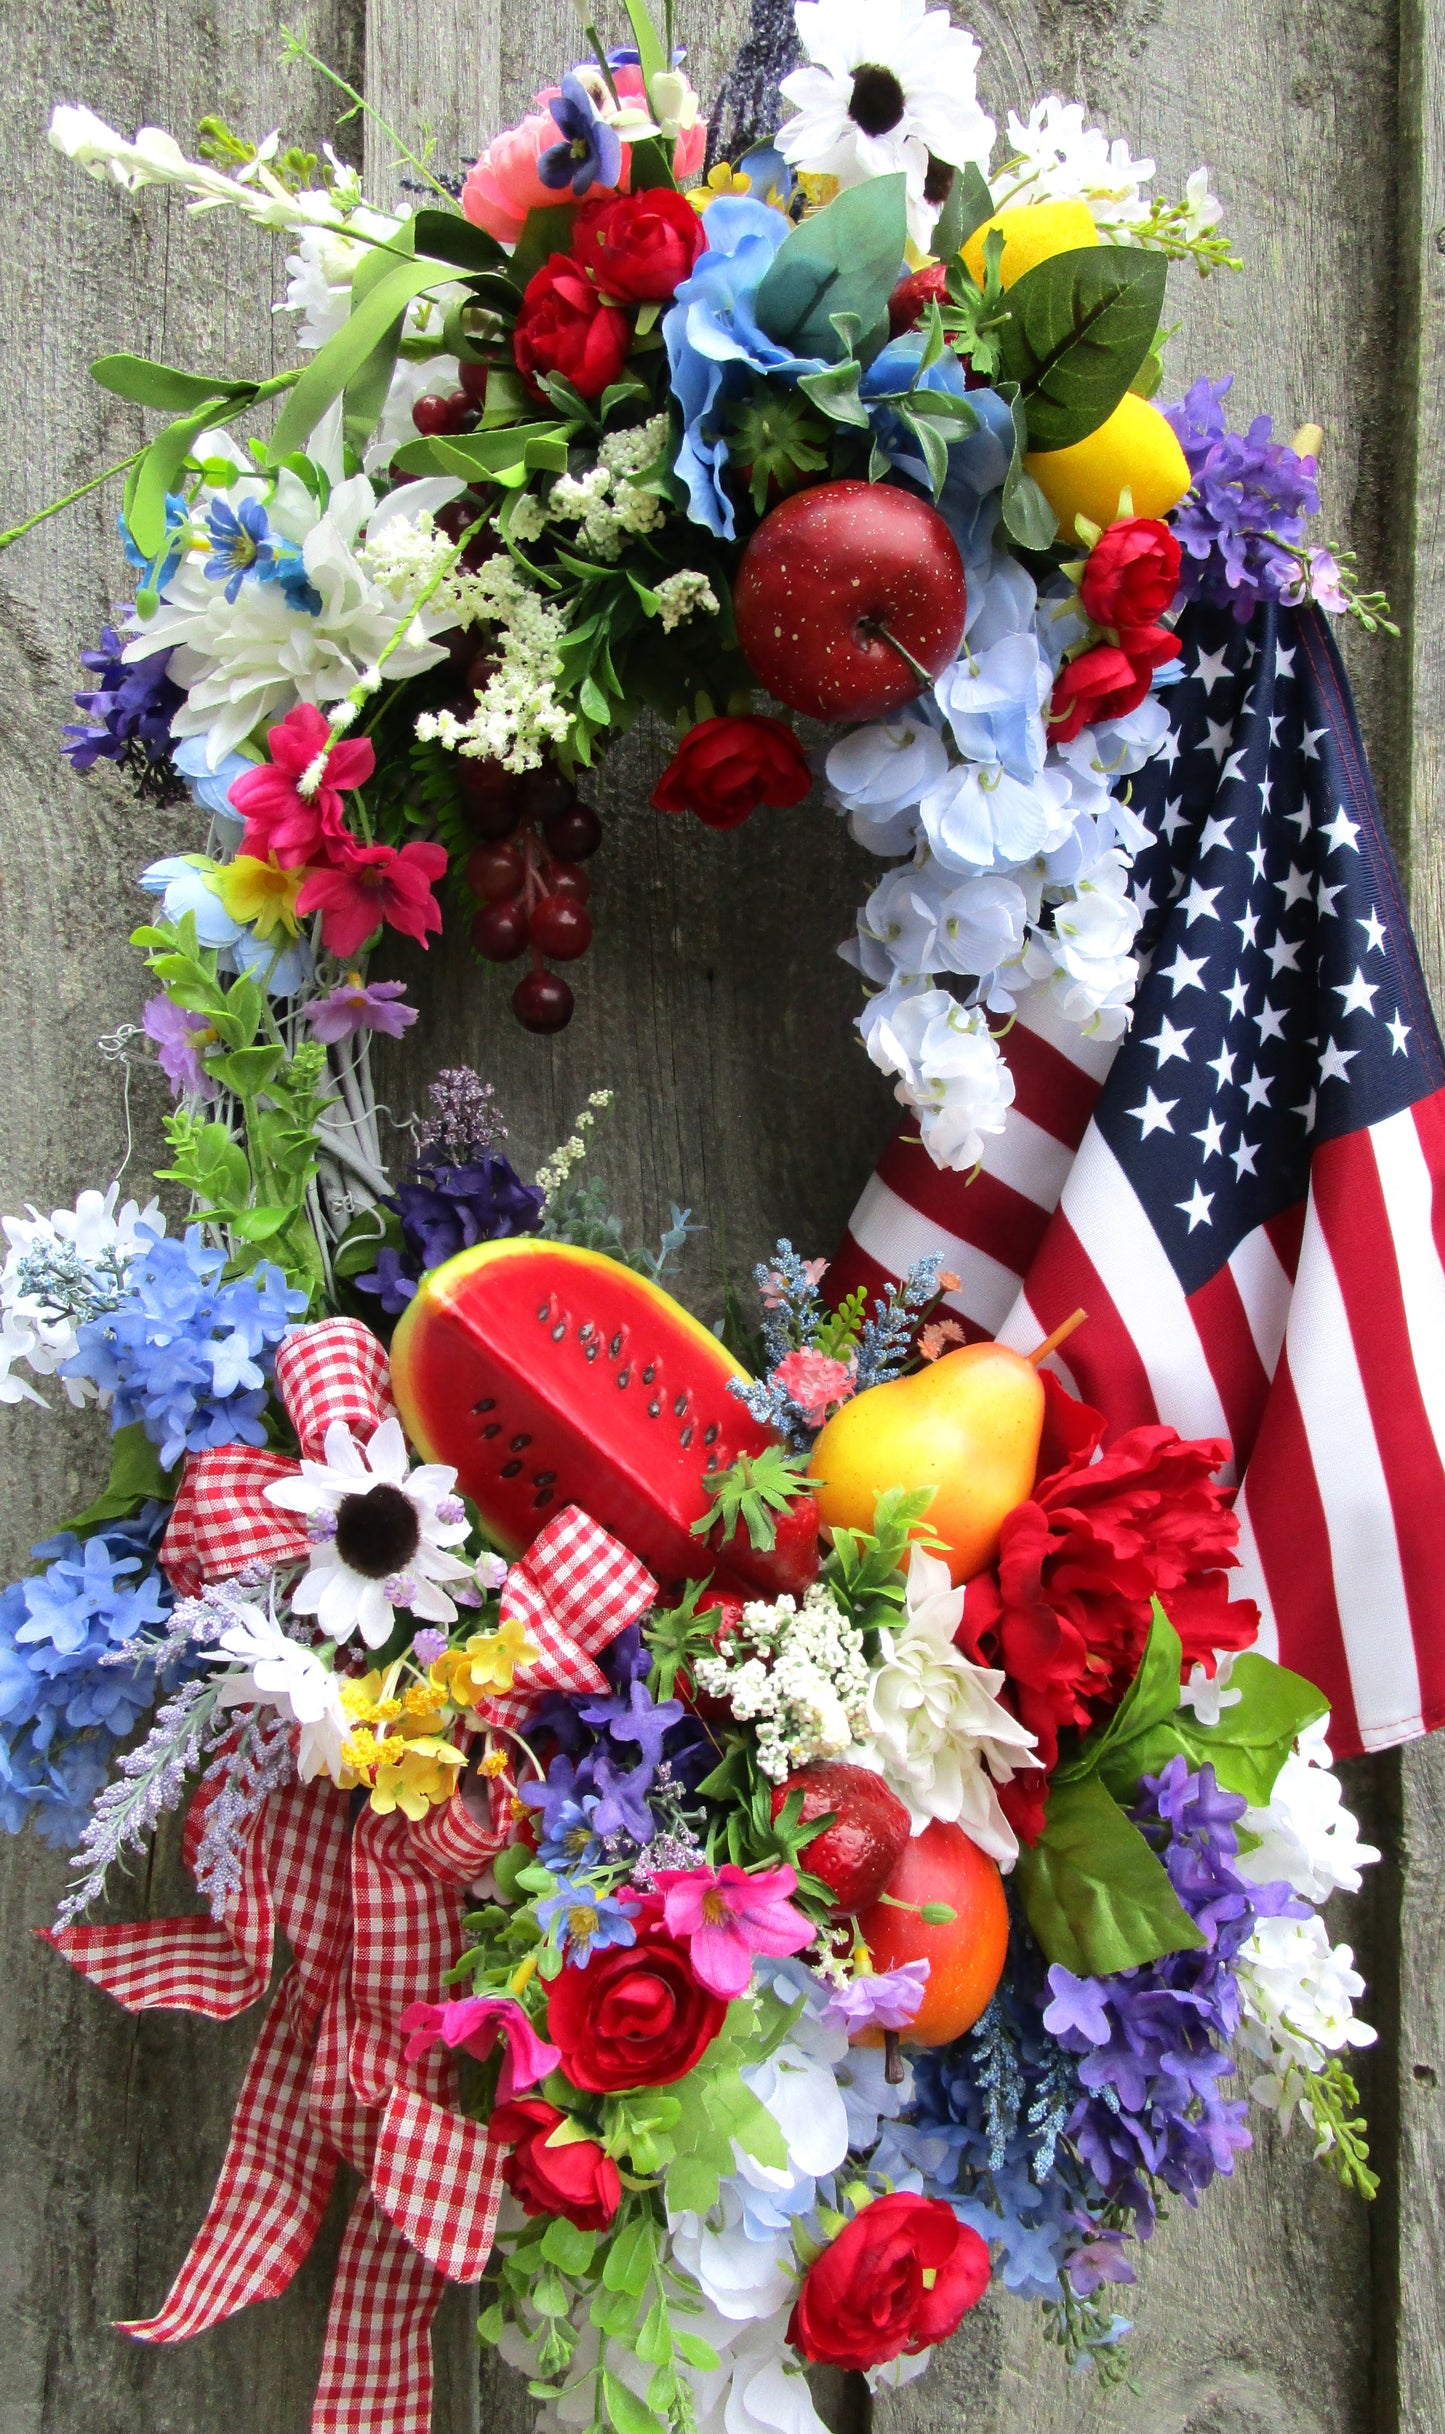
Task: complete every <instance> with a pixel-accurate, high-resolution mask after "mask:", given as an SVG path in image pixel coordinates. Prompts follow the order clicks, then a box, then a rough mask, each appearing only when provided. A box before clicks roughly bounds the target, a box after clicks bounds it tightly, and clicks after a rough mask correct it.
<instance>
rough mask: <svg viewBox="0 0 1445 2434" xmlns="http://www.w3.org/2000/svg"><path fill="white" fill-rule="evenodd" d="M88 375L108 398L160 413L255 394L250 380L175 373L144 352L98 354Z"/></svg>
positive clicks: (187, 410)
mask: <svg viewBox="0 0 1445 2434" xmlns="http://www.w3.org/2000/svg"><path fill="white" fill-rule="evenodd" d="M90 377H91V379H92V380H93V381H96V382H98V383H99V385H100V387H101V388H102V389H109V391H110V393H111V395H112V397H123V398H125V399H126V400H127V402H128V403H129V404H130V405H133V406H154V407H156V408H158V409H159V411H160V412H161V413H162V414H189V413H193V412H194V411H195V409H196V407H197V406H202V405H204V404H205V403H206V402H207V400H208V399H211V398H217V397H230V398H240V399H248V398H252V397H254V396H255V394H256V383H255V381H254V380H226V379H225V378H224V377H219V376H218V375H217V374H215V373H213V372H178V371H175V370H174V369H173V368H172V366H171V365H170V364H168V363H152V362H151V361H150V359H149V358H148V357H147V356H145V355H101V356H99V357H98V358H97V359H96V361H95V362H94V363H93V364H92V365H91V367H90Z"/></svg>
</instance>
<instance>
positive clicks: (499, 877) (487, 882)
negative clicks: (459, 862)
mask: <svg viewBox="0 0 1445 2434" xmlns="http://www.w3.org/2000/svg"><path fill="white" fill-rule="evenodd" d="M526 875H527V865H526V863H525V862H524V861H523V860H522V857H521V854H520V853H519V852H518V850H517V847H516V846H515V845H502V844H496V845H478V846H477V847H476V848H475V850H474V851H473V852H472V853H470V854H468V856H467V885H468V887H469V888H470V889H471V891H472V894H473V895H474V896H476V897H479V898H480V900H481V902H482V903H483V904H495V903H496V902H497V900H498V898H499V897H502V896H515V894H516V893H517V890H518V888H519V887H520V886H521V884H522V881H523V880H524V879H525V877H526Z"/></svg>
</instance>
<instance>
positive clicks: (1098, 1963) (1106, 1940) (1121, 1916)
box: [1014, 1775, 1204, 1978]
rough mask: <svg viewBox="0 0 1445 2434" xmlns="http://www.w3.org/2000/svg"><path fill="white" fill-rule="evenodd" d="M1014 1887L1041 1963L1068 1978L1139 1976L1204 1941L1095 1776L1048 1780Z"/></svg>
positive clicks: (1135, 1831)
mask: <svg viewBox="0 0 1445 2434" xmlns="http://www.w3.org/2000/svg"><path fill="white" fill-rule="evenodd" d="M1014 1882H1015V1883H1016V1884H1017V1886H1018V1889H1019V1894H1020V1898H1021V1899H1022V1901H1023V1906H1024V1913H1025V1916H1026V1917H1027V1919H1028V1922H1029V1925H1030V1927H1031V1928H1032V1929H1033V1932H1034V1935H1035V1937H1036V1939H1037V1941H1038V1944H1039V1948H1040V1950H1041V1951H1042V1953H1043V1955H1044V1958H1045V1959H1046V1960H1048V1961H1061V1962H1062V1963H1063V1965H1064V1967H1065V1968H1066V1969H1071V1970H1073V1972H1074V1974H1075V1976H1076V1977H1085V1978H1090V1977H1108V1976H1110V1975H1112V1973H1113V1972H1114V1971H1115V1970H1118V1969H1137V1968H1138V1967H1139V1966H1140V1965H1141V1964H1142V1963H1143V1962H1145V1961H1157V1960H1159V1959H1161V1958H1162V1957H1163V1955H1164V1954H1165V1953H1166V1952H1185V1951H1189V1950H1191V1949H1193V1948H1194V1947H1196V1946H1198V1945H1200V1944H1202V1943H1203V1941H1204V1938H1203V1936H1202V1935H1201V1934H1200V1931H1199V1929H1198V1928H1197V1927H1196V1926H1195V1924H1194V1921H1193V1919H1192V1918H1191V1917H1190V1916H1189V1913H1188V1911H1187V1910H1186V1909H1185V1908H1184V1906H1183V1904H1182V1903H1181V1901H1180V1900H1179V1897H1178V1895H1177V1894H1176V1892H1175V1890H1174V1887H1173V1886H1172V1885H1171V1884H1170V1882H1169V1877H1168V1874H1167V1872H1166V1870H1165V1868H1164V1864H1163V1862H1162V1860H1160V1859H1159V1858H1157V1857H1156V1855H1155V1853H1154V1852H1153V1851H1151V1850H1150V1848H1149V1845H1148V1843H1147V1842H1146V1841H1145V1840H1144V1837H1143V1835H1142V1834H1141V1833H1140V1831H1139V1829H1138V1827H1137V1826H1135V1825H1132V1824H1131V1823H1130V1821H1129V1819H1128V1818H1127V1817H1126V1816H1125V1815H1124V1812H1123V1810H1122V1809H1121V1808H1120V1806H1119V1804H1118V1802H1117V1801H1116V1800H1113V1799H1111V1797H1110V1795H1109V1793H1108V1792H1107V1791H1106V1790H1105V1789H1104V1786H1103V1784H1102V1783H1100V1782H1099V1780H1098V1778H1097V1776H1094V1775H1089V1776H1086V1777H1085V1778H1084V1779H1083V1781H1082V1782H1076V1783H1059V1782H1055V1784H1054V1788H1053V1790H1052V1792H1051V1793H1050V1795H1049V1806H1048V1815H1047V1818H1046V1820H1045V1823H1044V1830H1043V1834H1042V1836H1041V1837H1040V1839H1039V1841H1038V1842H1036V1843H1035V1844H1034V1845H1033V1848H1032V1849H1028V1848H1027V1847H1026V1848H1025V1849H1023V1850H1021V1851H1020V1853H1019V1858H1018V1867H1017V1870H1016V1872H1015V1877H1014Z"/></svg>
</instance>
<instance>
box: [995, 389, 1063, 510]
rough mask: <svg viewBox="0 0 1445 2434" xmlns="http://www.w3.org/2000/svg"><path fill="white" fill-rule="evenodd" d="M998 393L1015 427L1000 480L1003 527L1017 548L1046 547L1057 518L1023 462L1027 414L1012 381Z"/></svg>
mask: <svg viewBox="0 0 1445 2434" xmlns="http://www.w3.org/2000/svg"><path fill="white" fill-rule="evenodd" d="M1000 395H1001V396H1003V397H1006V398H1007V400H1008V405H1009V411H1010V413H1011V415H1012V417H1013V427H1014V452H1013V458H1012V461H1011V462H1010V465H1009V469H1008V472H1007V473H1006V474H1005V475H1004V484H1003V504H1002V514H1003V523H1004V530H1005V532H1006V533H1007V534H1008V535H1009V538H1010V539H1011V540H1014V541H1017V543H1018V545H1019V547H1020V549H1047V548H1048V547H1049V545H1050V543H1051V542H1052V541H1053V538H1054V536H1055V534H1056V533H1057V531H1058V529H1059V519H1058V517H1057V516H1056V515H1055V513H1054V511H1053V509H1052V507H1051V506H1050V505H1049V502H1048V500H1047V499H1046V498H1045V496H1044V494H1043V492H1042V490H1041V489H1040V488H1039V485H1038V483H1037V482H1036V481H1035V480H1034V477H1033V475H1032V474H1031V473H1030V472H1029V470H1028V467H1027V466H1026V465H1025V463H1024V450H1025V449H1026V448H1027V446H1028V444H1029V427H1028V418H1027V416H1026V415H1025V413H1024V410H1023V407H1022V405H1021V404H1020V403H1019V393H1018V390H1017V389H1016V388H1015V387H1014V384H1013V382H1012V381H1010V382H1009V383H1008V384H1007V386H1006V387H1005V388H1003V389H1001V390H1000Z"/></svg>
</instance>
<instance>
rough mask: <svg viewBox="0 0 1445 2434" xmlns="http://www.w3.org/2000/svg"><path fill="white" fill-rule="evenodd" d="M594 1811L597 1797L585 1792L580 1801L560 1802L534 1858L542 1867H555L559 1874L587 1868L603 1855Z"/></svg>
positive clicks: (565, 1800) (566, 1800)
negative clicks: (593, 1821) (594, 1823)
mask: <svg viewBox="0 0 1445 2434" xmlns="http://www.w3.org/2000/svg"><path fill="white" fill-rule="evenodd" d="M596 1808H597V1800H596V1795H595V1794H594V1793H591V1792H589V1793H587V1794H586V1795H585V1797H584V1798H583V1799H581V1800H571V1799H564V1800H562V1801H561V1802H560V1803H559V1804H558V1806H557V1807H556V1809H555V1810H554V1812H553V1817H552V1822H551V1824H550V1825H549V1826H548V1827H547V1829H546V1833H545V1836H544V1839H543V1841H542V1843H541V1844H540V1846H539V1848H538V1851H537V1857H538V1858H539V1859H540V1860H541V1862H542V1865H543V1867H544V1868H554V1869H555V1870H556V1871H557V1873H558V1875H559V1876H560V1875H562V1874H563V1873H564V1872H565V1871H566V1870H567V1869H569V1868H590V1867H593V1866H595V1864H596V1862H597V1861H598V1860H599V1859H600V1858H601V1856H602V1845H601V1843H600V1842H599V1841H598V1838H597V1834H596V1831H595V1829H594V1827H593V1823H592V1819H593V1816H594V1814H595V1811H596Z"/></svg>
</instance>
